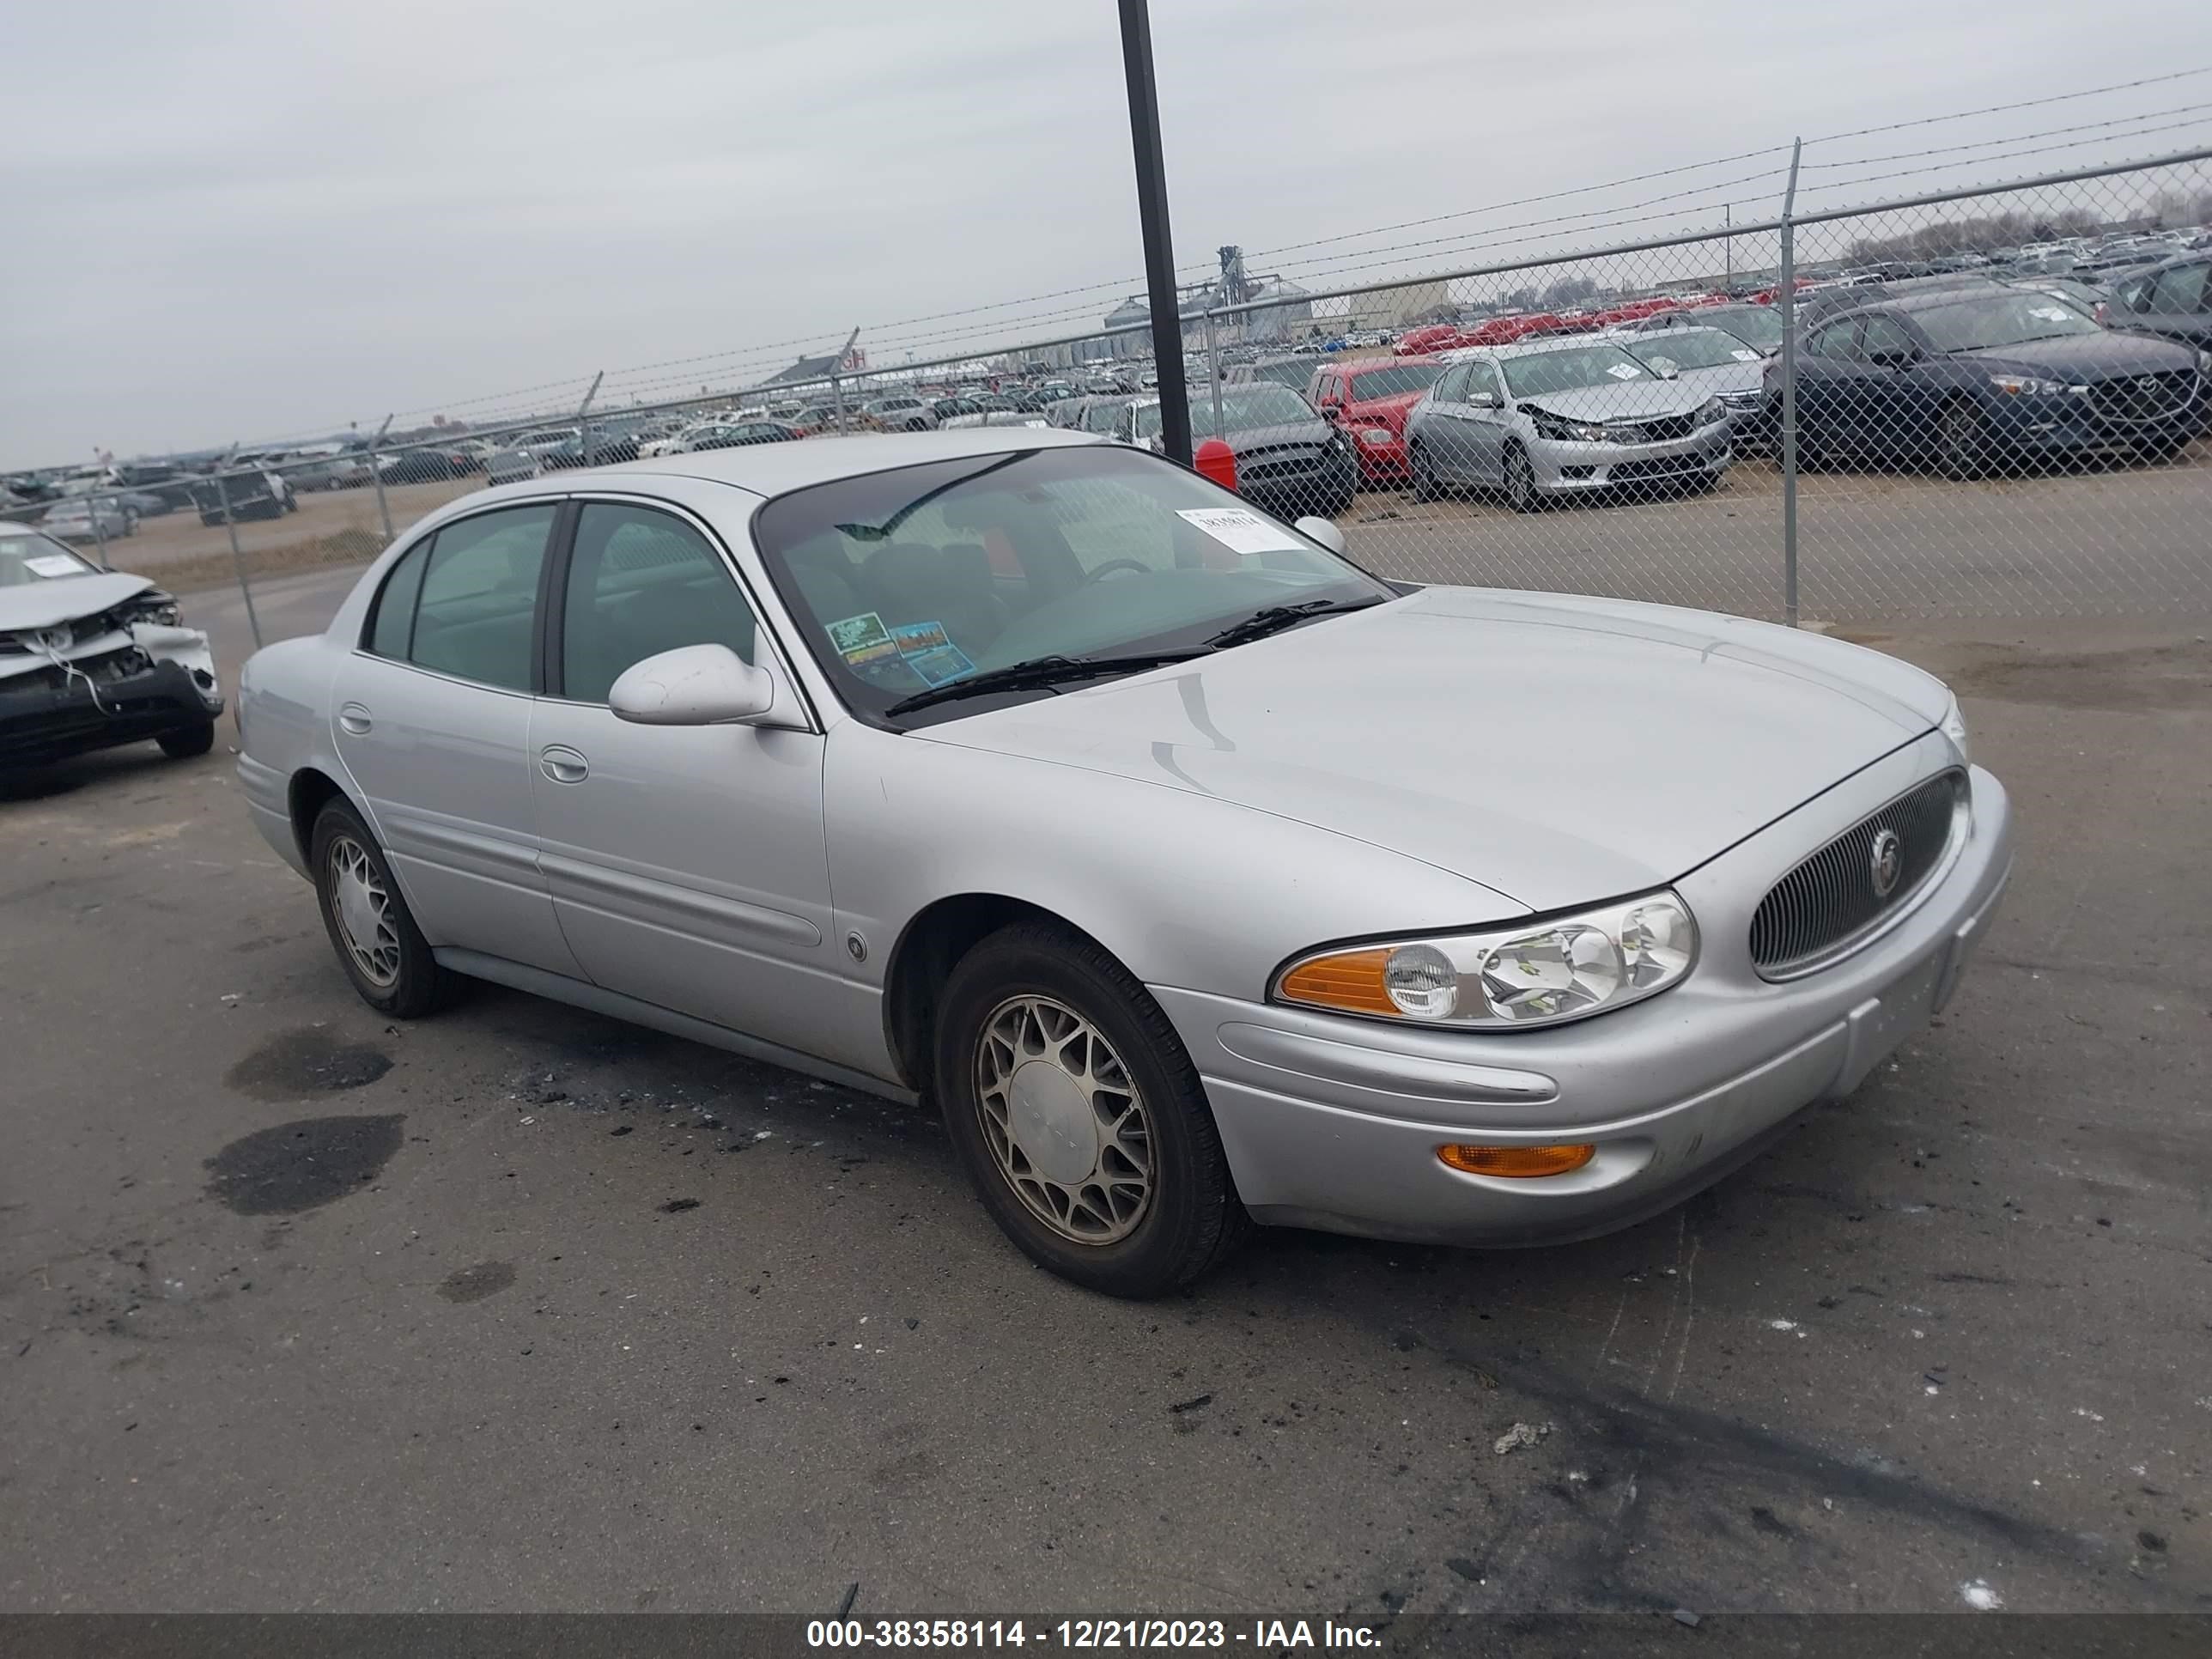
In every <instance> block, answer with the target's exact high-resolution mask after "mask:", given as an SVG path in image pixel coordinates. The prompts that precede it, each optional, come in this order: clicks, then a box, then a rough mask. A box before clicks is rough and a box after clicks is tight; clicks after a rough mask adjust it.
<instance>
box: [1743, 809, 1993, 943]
mask: <svg viewBox="0 0 2212 1659" xmlns="http://www.w3.org/2000/svg"><path fill="white" fill-rule="evenodd" d="M1965 793H1966V775H1965V774H1964V773H1960V772H1946V773H1944V774H1943V775H1942V776H1941V777H1936V778H1930V779H1929V781H1927V782H1925V783H1923V784H1919V785H1917V786H1916V787H1913V788H1911V789H1910V790H1908V791H1906V792H1905V793H1904V794H1902V795H1899V797H1898V798H1897V799H1895V800H1893V801H1892V802H1890V803H1889V805H1887V806H1885V807H1883V808H1882V809H1881V811H1877V812H1873V813H1869V815H1868V816H1867V817H1863V818H1862V819H1860V820H1859V821H1858V822H1857V823H1855V824H1853V825H1852V826H1851V827H1850V829H1846V830H1844V833H1843V834H1842V835H1840V836H1837V837H1836V838H1835V839H1834V840H1833V841H1832V842H1829V843H1828V844H1827V845H1826V847H1823V848H1821V849H1820V851H1819V852H1817V853H1815V854H1813V855H1812V856H1811V857H1810V858H1808V859H1806V860H1803V862H1802V863H1800V864H1799V865H1798V866H1796V868H1795V869H1793V870H1791V871H1790V873H1789V874H1787V875H1785V876H1784V877H1783V878H1782V879H1781V880H1779V881H1778V882H1776V883H1775V884H1774V885H1773V887H1772V888H1771V889H1770V890H1768V892H1767V895H1766V896H1765V898H1763V899H1761V900H1760V901H1759V908H1758V910H1757V911H1756V912H1755V913H1754V914H1753V916H1752V919H1751V959H1752V962H1753V963H1754V964H1755V965H1756V966H1757V967H1758V968H1759V970H1760V971H1761V972H1763V973H1767V974H1774V973H1779V972H1786V971H1787V970H1789V969H1793V968H1803V967H1805V966H1806V965H1808V963H1813V962H1814V961H1815V960H1817V959H1818V958H1820V957H1826V956H1831V955H1834V954H1837V953H1838V952H1840V951H1842V950H1843V948H1844V946H1846V945H1849V944H1850V942H1851V941H1852V940H1853V939H1857V938H1858V937H1859V936H1860V935H1862V934H1863V933H1868V932H1869V931H1871V930H1872V929H1873V928H1874V927H1875V926H1876V925H1877V924H1878V923H1879V922H1881V920H1882V919H1883V918H1884V917H1885V916H1887V915H1889V914H1891V913H1892V912H1893V911H1894V910H1895V909H1896V908H1898V907H1899V905H1901V904H1904V903H1905V902H1906V901H1908V900H1909V899H1911V896H1913V894H1914V893H1915V892H1917V891H1918V890H1919V888H1920V885H1921V884H1922V883H1923V882H1924V881H1926V880H1927V879H1928V877H1929V873H1930V872H1932V871H1934V869H1935V868H1936V865H1938V864H1939V863H1941V862H1942V858H1943V851H1944V848H1946V847H1948V845H1949V844H1950V840H1951V828H1952V823H1953V819H1954V815H1955V813H1956V811H1957V810H1958V805H1959V803H1960V799H1962V798H1963V796H1964V795H1965ZM1885 831H1887V832H1888V833H1889V834H1891V835H1893V836H1896V837H1897V843H1898V845H1897V878H1896V881H1895V884H1893V886H1892V887H1891V888H1890V890H1889V891H1888V893H1887V894H1886V895H1885V894H1882V893H1880V892H1877V891H1876V890H1875V849H1876V844H1877V843H1878V842H1881V840H1882V838H1883V834H1884V832H1885Z"/></svg>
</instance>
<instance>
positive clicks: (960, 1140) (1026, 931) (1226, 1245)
mask: <svg viewBox="0 0 2212 1659" xmlns="http://www.w3.org/2000/svg"><path fill="white" fill-rule="evenodd" d="M1024 997H1038V998H1043V999H1047V1000H1048V1001H1050V1002H1051V1003H1054V1004H1057V1005H1060V1007H1061V1008H1062V1009H1064V1010H1067V1011H1072V1012H1073V1013H1074V1014H1075V1015H1077V1016H1079V1018H1082V1019H1083V1020H1085V1021H1087V1022H1089V1023H1090V1024H1091V1025H1093V1026H1095V1027H1096V1028H1097V1033H1098V1035H1099V1036H1102V1037H1103V1039H1104V1041H1105V1042H1106V1044H1107V1045H1108V1046H1109V1048H1110V1049H1111V1050H1112V1052H1113V1054H1114V1055H1115V1056H1118V1057H1119V1059H1120V1061H1121V1071H1122V1073H1125V1074H1126V1077H1127V1081H1128V1082H1129V1084H1130V1085H1133V1087H1132V1089H1131V1090H1129V1091H1120V1092H1121V1093H1123V1094H1132V1093H1133V1097H1134V1098H1135V1099H1136V1101H1137V1102H1139V1103H1140V1105H1141V1109H1142V1113H1143V1121H1144V1125H1145V1131H1146V1134H1145V1138H1146V1147H1147V1152H1148V1155H1147V1162H1148V1164H1150V1166H1151V1168H1150V1171H1149V1173H1150V1176H1151V1183H1150V1188H1149V1193H1148V1196H1147V1197H1146V1200H1145V1203H1144V1206H1143V1207H1142V1209H1141V1211H1140V1212H1139V1214H1138V1216H1137V1218H1136V1219H1135V1221H1134V1225H1133V1226H1132V1227H1131V1228H1130V1230H1129V1231H1127V1234H1126V1235H1125V1236H1123V1237H1119V1238H1115V1239H1113V1240H1111V1241H1110V1242H1103V1243H1082V1242H1079V1241H1078V1240H1076V1239H1073V1238H1071V1237H1066V1236H1065V1235H1064V1234H1063V1233H1062V1232H1061V1231H1057V1230H1055V1228H1054V1227H1053V1226H1051V1225H1048V1224H1047V1223H1046V1222H1045V1221H1044V1220H1042V1218H1040V1217H1039V1216H1038V1215H1036V1213H1034V1212H1032V1210H1031V1208H1030V1203H1029V1201H1027V1200H1024V1198H1023V1197H1022V1196H1021V1195H1020V1194H1019V1193H1018V1191H1017V1190H1016V1188H1015V1186H1014V1182H1013V1177H1012V1176H1011V1175H1009V1174H1008V1173H1006V1171H1005V1170H1002V1169H1001V1166H1000V1159H999V1155H998V1154H997V1153H995V1152H994V1151H993V1150H992V1143H991V1141H990V1140H989V1139H987V1132H986V1128H985V1116H984V1110H985V1109H984V1105H983V1093H984V1091H983V1089H982V1087H981V1076H980V1072H981V1066H982V1064H983V1061H984V1057H985V1054H986V1046H985V1045H986V1037H987V1030H988V1028H989V1027H990V1025H991V1024H992V1022H993V1021H994V1018H997V1017H999V1016H1000V1015H1002V1014H1003V1013H1004V1012H1006V1010H1007V1009H1008V1008H1009V1006H1012V1005H1013V1004H1014V1003H1015V1002H1016V1001H1017V1000H1018V999H1021V998H1024ZM934 1042H935V1050H936V1052H935V1055H934V1074H935V1084H936V1093H937V1097H938V1100H939V1104H940V1105H941V1107H942V1108H943V1110H944V1113H945V1129H946V1131H947V1133H950V1134H951V1137H952V1142H953V1145H954V1146H957V1148H958V1149H959V1152H960V1157H961V1160H962V1162H963V1163H964V1164H966V1165H967V1168H968V1174H969V1179H970V1180H971V1181H972V1182H974V1183H975V1192H976V1195H977V1196H978V1197H979V1198H981V1200H982V1201H983V1207H984V1208H985V1209H987V1210H988V1211H989V1212H990V1213H991V1218H992V1219H993V1220H994V1221H996V1222H997V1223H998V1224H999V1226H1000V1230H1001V1231H1004V1232H1005V1233H1006V1237H1008V1238H1010V1239H1012V1241H1013V1243H1015V1244H1016V1245H1017V1246H1018V1247H1019V1248H1020V1249H1021V1250H1022V1251H1023V1252H1024V1254H1025V1255H1028V1256H1029V1257H1030V1260H1031V1261H1035V1262H1036V1263H1037V1264H1038V1265H1039V1266H1040V1267H1048V1268H1049V1269H1051V1270H1052V1271H1053V1272H1054V1273H1058V1274H1059V1275H1060V1277H1061V1278H1063V1279H1069V1280H1071V1281H1073V1283H1075V1284H1078V1285H1084V1286H1085V1287H1086V1288H1088V1289H1091V1290H1094V1291H1103V1292H1104V1293H1105V1294H1107V1295H1109V1296H1122V1297H1155V1296H1159V1295H1162V1294H1164V1293H1165V1292H1167V1291H1172V1290H1174V1289H1176V1288H1177V1287H1178V1286H1180V1285H1187V1284H1188V1283H1190V1282H1191V1281H1192V1280H1194V1279H1197V1278H1199V1277H1200V1275H1202V1274H1204V1273H1206V1271H1207V1270H1208V1269H1210V1268H1211V1267H1213V1266H1214V1265H1215V1264H1216V1263H1217V1262H1218V1261H1221V1260H1222V1259H1223V1258H1224V1257H1225V1256H1226V1255H1228V1254H1229V1253H1230V1251H1231V1250H1232V1249H1234V1248H1235V1247H1236V1246H1237V1244H1238V1243H1241V1242H1242V1241H1243V1238H1244V1237H1245V1235H1246V1234H1247V1232H1248V1231H1249V1229H1250V1227H1251V1221H1250V1218H1249V1217H1248V1216H1247V1215H1246V1214H1245V1212H1244V1206H1243V1204H1242V1203H1241V1202H1239V1201H1238V1199H1237V1192H1236V1188H1235V1187H1234V1185H1233V1184H1232V1182H1231V1179H1230V1175H1229V1163H1228V1159H1227V1158H1226V1156H1225V1154H1224V1153H1223V1152H1222V1149H1221V1135H1220V1132H1219V1131H1218V1129H1217V1128H1216V1127H1215V1126H1214V1121H1213V1114H1212V1109H1210V1108H1209V1107H1208V1106H1207V1104H1206V1094H1205V1091H1204V1090H1203V1088H1202V1087H1201V1086H1200V1083H1199V1079H1198V1073H1197V1070H1196V1068H1195V1067H1194V1066H1192V1065H1191V1062H1190V1056H1189V1055H1188V1054H1187V1053H1185V1052H1184V1049H1183V1046H1182V1040H1181V1039H1180V1038H1179V1037H1177V1036H1176V1032H1175V1028H1174V1026H1172V1025H1171V1024H1169V1023H1168V1018H1167V1016H1166V1015H1165V1014H1164V1013H1163V1012H1161V1011H1160V1006H1159V1005H1158V1003H1156V1002H1154V1001H1153V1000H1152V997H1151V996H1150V995H1149V994H1147V993H1146V990H1145V987H1143V986H1142V985H1140V984H1139V982H1138V981H1137V980H1136V979H1135V978H1134V977H1133V975H1131V974H1130V973H1129V971H1128V969H1126V968H1124V967H1122V966H1121V963H1118V962H1116V961H1115V959H1114V957H1112V956H1111V955H1109V953H1108V952H1107V951H1104V950H1103V949H1102V948H1100V946H1099V945H1097V944H1096V943H1094V942H1093V941H1091V940H1090V939H1085V938H1083V937H1082V936H1081V935H1079V934H1078V933H1073V932H1071V931H1070V930H1068V929H1066V928H1064V927H1056V926H1054V925H1052V924H1049V923H1042V922H1018V923H1016V924H1014V925H1013V926H1012V927H1006V928H1003V929H1001V930H1000V932H998V933H994V934H993V935H991V937H990V938H988V939H985V940H984V941H983V942H982V943H981V944H980V945H977V946H975V949H974V950H972V951H969V953H968V954H967V955H966V956H964V957H962V958H961V959H960V961H959V963H957V965H956V966H955V967H954V969H953V970H952V974H951V977H950V978H949V979H948V980H947V981H946V982H945V995H944V1000H943V1001H942V1003H941V1004H940V1005H939V1018H938V1023H937V1030H936V1033H935V1037H934ZM1089 1063H1090V1064H1092V1065H1095V1064H1097V1060H1096V1059H1095V1058H1094V1059H1093V1060H1091V1061H1090V1062H1089ZM1099 1098H1100V1097H1099V1096H1097V1095H1093V1097H1092V1098H1091V1104H1092V1107H1093V1109H1094V1110H1096V1109H1098V1101H1099Z"/></svg>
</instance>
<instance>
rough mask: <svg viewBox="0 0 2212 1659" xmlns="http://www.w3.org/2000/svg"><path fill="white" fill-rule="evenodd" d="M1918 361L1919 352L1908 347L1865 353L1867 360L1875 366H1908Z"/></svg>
mask: <svg viewBox="0 0 2212 1659" xmlns="http://www.w3.org/2000/svg"><path fill="white" fill-rule="evenodd" d="M1919 361H1920V354H1919V353H1918V352H1917V351H1913V350H1909V349H1908V350H1902V351H1869V352H1868V353H1867V362H1869V364H1871V365H1872V366H1873V367H1875V368H1911V366H1912V365H1913V364H1915V363H1917V362H1919Z"/></svg>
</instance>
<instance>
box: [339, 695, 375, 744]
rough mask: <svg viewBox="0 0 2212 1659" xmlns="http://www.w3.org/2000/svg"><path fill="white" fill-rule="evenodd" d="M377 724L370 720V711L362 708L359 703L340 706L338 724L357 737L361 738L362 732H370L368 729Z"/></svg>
mask: <svg viewBox="0 0 2212 1659" xmlns="http://www.w3.org/2000/svg"><path fill="white" fill-rule="evenodd" d="M375 723H376V722H375V721H374V720H370V719H369V717H368V709H366V708H362V706H361V705H360V704H359V703H357V702H348V703H341V704H339V705H338V724H339V725H340V726H343V727H345V729H346V730H347V731H349V732H352V733H353V734H354V736H356V737H359V736H361V735H362V732H366V731H368V728H369V727H370V726H374V724H375Z"/></svg>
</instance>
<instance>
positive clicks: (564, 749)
mask: <svg viewBox="0 0 2212 1659" xmlns="http://www.w3.org/2000/svg"><path fill="white" fill-rule="evenodd" d="M538 770H539V771H541V772H543V773H544V774H545V775H546V776H547V777H549V778H550V779H552V780H553V781H554V782H556V783H581V782H582V781H584V780H585V779H586V778H587V777H589V776H591V775H592V763H590V762H589V761H587V760H586V759H585V758H584V757H582V756H581V755H580V754H578V753H577V752H576V751H575V750H573V749H571V748H569V747H568V746H567V745H566V744H558V743H555V744H547V745H546V746H545V747H544V748H543V749H541V750H538Z"/></svg>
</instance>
